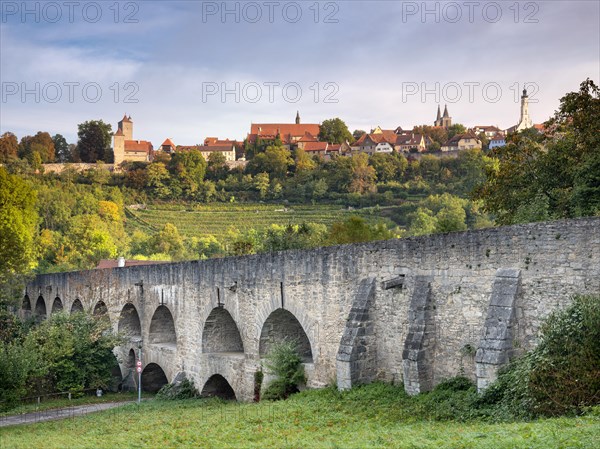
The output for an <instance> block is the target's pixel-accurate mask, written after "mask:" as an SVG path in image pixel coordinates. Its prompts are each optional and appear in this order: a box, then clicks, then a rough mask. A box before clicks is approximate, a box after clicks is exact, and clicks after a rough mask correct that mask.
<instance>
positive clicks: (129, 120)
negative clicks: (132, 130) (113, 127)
mask: <svg viewBox="0 0 600 449" xmlns="http://www.w3.org/2000/svg"><path fill="white" fill-rule="evenodd" d="M121 121H122V122H131V116H129V117H127V114H125V115H124V116H123V118H122V119H121Z"/></svg>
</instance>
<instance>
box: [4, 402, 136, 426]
mask: <svg viewBox="0 0 600 449" xmlns="http://www.w3.org/2000/svg"><path fill="white" fill-rule="evenodd" d="M131 403H132V401H125V402H106V403H103V404H89V405H76V406H73V407H66V408H59V409H53V410H42V411H39V412H32V413H24V414H22V415H12V416H0V427H6V426H15V425H18V424H34V423H38V422H43V421H51V420H54V419H65V418H74V417H76V416H81V415H87V414H88V413H94V412H100V411H102V410H108V409H111V408H115V407H120V406H122V405H125V404H131Z"/></svg>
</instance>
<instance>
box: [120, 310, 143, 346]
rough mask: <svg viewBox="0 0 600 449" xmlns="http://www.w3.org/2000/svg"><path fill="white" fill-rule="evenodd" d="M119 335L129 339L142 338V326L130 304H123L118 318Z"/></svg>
mask: <svg viewBox="0 0 600 449" xmlns="http://www.w3.org/2000/svg"><path fill="white" fill-rule="evenodd" d="M118 330H119V333H121V334H123V335H125V336H126V337H129V338H142V326H141V325H140V316H139V315H138V313H137V309H136V308H135V306H134V305H133V304H131V303H128V304H125V306H124V307H123V310H121V315H120V316H119V326H118Z"/></svg>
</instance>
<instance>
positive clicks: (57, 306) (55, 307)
mask: <svg viewBox="0 0 600 449" xmlns="http://www.w3.org/2000/svg"><path fill="white" fill-rule="evenodd" d="M62 309H63V303H62V301H61V300H60V298H59V297H58V296H57V297H56V298H54V302H53V303H52V310H51V312H50V313H58V312H62Z"/></svg>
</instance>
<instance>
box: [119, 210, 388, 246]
mask: <svg viewBox="0 0 600 449" xmlns="http://www.w3.org/2000/svg"><path fill="white" fill-rule="evenodd" d="M352 215H360V216H362V217H364V218H365V219H366V220H367V221H368V222H376V221H378V220H381V221H386V222H387V223H389V224H390V225H393V223H392V222H391V221H389V220H387V219H384V218H382V217H381V216H380V215H379V213H378V208H365V209H357V210H354V209H349V208H346V207H343V206H337V205H293V206H290V205H288V206H285V205H281V204H256V203H244V204H228V203H214V204H198V203H187V204H170V203H159V204H149V205H147V206H145V208H140V209H135V208H127V226H128V227H129V228H130V229H140V230H142V231H144V232H148V233H149V232H156V231H159V230H160V229H162V227H163V226H164V225H165V224H167V223H171V224H174V225H175V226H176V227H177V229H178V230H179V232H180V233H181V235H182V236H184V237H203V236H207V235H213V236H215V237H217V238H219V237H221V236H224V235H225V234H226V233H227V231H228V230H229V229H231V228H235V229H237V230H239V231H244V230H247V229H251V228H253V229H256V230H262V229H265V228H267V227H269V226H270V225H272V224H277V225H283V226H287V225H290V224H292V225H297V224H302V223H320V224H324V225H326V226H331V225H332V224H333V223H335V222H336V221H342V220H345V219H347V218H348V217H350V216H352Z"/></svg>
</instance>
